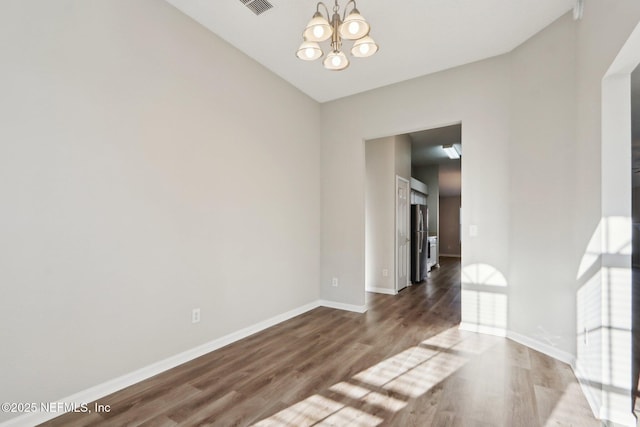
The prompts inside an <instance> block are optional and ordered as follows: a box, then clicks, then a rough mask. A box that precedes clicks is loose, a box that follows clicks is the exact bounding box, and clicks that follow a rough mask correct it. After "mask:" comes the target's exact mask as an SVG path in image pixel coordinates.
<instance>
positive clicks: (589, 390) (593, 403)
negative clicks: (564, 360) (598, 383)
mask: <svg viewBox="0 0 640 427" xmlns="http://www.w3.org/2000/svg"><path fill="white" fill-rule="evenodd" d="M571 368H572V369H573V374H574V375H575V376H576V378H577V379H578V384H580V388H581V389H582V394H584V397H585V398H586V399H587V403H588V404H589V407H590V408H591V412H593V415H594V416H595V417H596V418H600V416H601V414H600V407H601V406H602V405H601V399H598V397H597V396H596V395H595V394H594V392H593V387H591V385H590V384H589V383H588V381H589V380H588V378H589V373H588V372H587V371H586V369H585V368H584V367H583V366H582V364H581V363H579V362H578V361H576V362H575V363H574V364H573V365H572V366H571Z"/></svg>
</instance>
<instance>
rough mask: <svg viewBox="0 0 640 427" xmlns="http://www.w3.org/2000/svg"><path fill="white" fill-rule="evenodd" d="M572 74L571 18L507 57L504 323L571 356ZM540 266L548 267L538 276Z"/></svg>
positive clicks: (573, 25)
mask: <svg viewBox="0 0 640 427" xmlns="http://www.w3.org/2000/svg"><path fill="white" fill-rule="evenodd" d="M575 75H576V23H575V21H573V19H572V17H571V16H570V14H567V15H565V16H564V17H562V18H561V19H559V20H557V21H556V22H554V23H553V24H551V25H550V26H548V27H547V28H546V29H545V30H544V31H542V32H541V33H539V34H536V35H535V36H533V37H532V38H531V39H529V40H528V41H527V42H526V43H524V44H523V45H521V46H520V47H518V48H517V49H515V50H514V51H513V53H512V54H511V76H512V77H511V82H512V85H511V86H512V89H511V106H512V109H511V126H510V135H511V137H510V140H511V144H510V146H509V161H510V162H509V166H510V172H509V182H510V189H509V194H510V205H511V209H510V210H511V221H510V223H509V236H510V241H509V247H510V248H511V251H512V253H513V256H512V257H511V259H510V265H509V269H508V270H507V277H508V278H509V283H510V285H511V292H510V295H509V308H510V314H509V319H510V328H511V329H512V330H513V331H516V332H518V333H520V334H523V335H526V336H528V337H531V338H535V339H537V340H539V341H541V342H553V343H554V345H555V346H557V347H559V348H562V349H563V350H565V351H568V352H571V353H574V352H575V333H576V330H575V321H574V320H573V319H575V316H576V314H575V295H574V294H573V293H572V292H570V290H571V288H572V285H571V284H572V283H573V282H574V281H575V277H576V273H577V269H578V266H577V265H576V264H575V257H574V255H573V254H574V252H575V251H576V248H575V247H574V246H573V244H572V238H571V231H572V228H573V219H574V218H575V217H576V216H577V214H578V212H577V211H576V210H575V205H576V199H575V192H574V191H573V189H574V188H575V186H576V182H575V176H576V167H575V152H576V151H577V150H579V148H578V147H577V146H576V138H575V129H576V86H575ZM465 160H466V159H465ZM465 201H466V197H465ZM559 236H563V237H559ZM551 241H553V244H550V242H551ZM569 260H571V261H572V262H567V261H569ZM542 266H545V267H544V270H546V271H548V272H553V274H545V275H544V280H540V278H541V269H542ZM522 307H540V311H539V312H537V311H536V310H530V309H528V310H523V309H522ZM543 312H544V315H542V314H543Z"/></svg>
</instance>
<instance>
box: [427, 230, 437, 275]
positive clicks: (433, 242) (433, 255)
mask: <svg viewBox="0 0 640 427" xmlns="http://www.w3.org/2000/svg"><path fill="white" fill-rule="evenodd" d="M428 239H429V257H428V259H427V271H431V269H432V268H433V267H439V265H438V236H430V237H429V238H428Z"/></svg>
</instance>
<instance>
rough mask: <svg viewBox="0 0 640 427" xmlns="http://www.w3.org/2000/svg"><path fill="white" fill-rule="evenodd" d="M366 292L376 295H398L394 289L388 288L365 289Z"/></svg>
mask: <svg viewBox="0 0 640 427" xmlns="http://www.w3.org/2000/svg"><path fill="white" fill-rule="evenodd" d="M365 291H367V292H375V293H376V294H386V295H397V294H398V293H397V292H396V291H395V290H394V289H389V288H367V289H365Z"/></svg>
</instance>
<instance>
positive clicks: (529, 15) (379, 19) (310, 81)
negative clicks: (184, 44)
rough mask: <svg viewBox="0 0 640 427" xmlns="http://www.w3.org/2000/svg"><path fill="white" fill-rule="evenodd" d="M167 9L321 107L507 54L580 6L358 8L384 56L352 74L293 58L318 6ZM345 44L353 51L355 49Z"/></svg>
mask: <svg viewBox="0 0 640 427" xmlns="http://www.w3.org/2000/svg"><path fill="white" fill-rule="evenodd" d="M166 1H168V2H169V3H171V4H173V5H174V6H175V7H177V8H178V9H179V10H181V11H182V12H184V13H185V14H187V15H189V16H191V17H192V18H193V19H195V20H196V21H198V22H200V23H201V24H202V25H204V26H205V27H207V28H209V29H210V30H211V31H213V32H214V33H215V34H217V35H218V36H220V37H221V38H223V39H224V40H226V41H228V42H229V43H231V44H232V45H233V46H235V47H236V48H238V49H240V50H241V51H243V52H244V53H245V54H247V55H248V56H250V57H252V58H253V59H255V60H256V61H258V62H259V63H261V64H262V65H264V66H265V67H266V68H268V69H270V70H271V71H273V72H274V73H276V74H278V75H279V76H280V77H282V78H283V79H285V80H287V81H288V82H290V83H291V84H292V85H294V86H296V87H297V88H298V89H300V90H302V91H303V92H305V93H306V94H308V95H309V96H311V97H312V98H314V99H315V100H317V101H319V102H326V101H330V100H333V99H337V98H342V97H345V96H349V95H353V94H356V93H359V92H364V91H366V90H370V89H374V88H377V87H381V86H386V85H389V84H392V83H397V82H400V81H403V80H407V79H411V78H414V77H418V76H422V75H425V74H430V73H434V72H436V71H441V70H445V69H447V68H452V67H455V66H458V65H462V64H467V63H470V62H474V61H478V60H481V59H485V58H488V57H492V56H496V55H500V54H502V53H505V52H508V51H510V50H512V49H513V48H515V47H516V46H518V45H519V44H521V43H522V42H524V41H525V40H526V39H528V38H529V37H531V36H532V35H534V34H535V33H537V32H538V31H540V30H541V29H542V28H544V27H546V26H547V25H549V24H550V23H551V22H553V21H554V20H555V19H557V18H558V17H560V16H561V15H563V14H564V13H565V12H567V11H569V10H570V9H571V8H572V7H573V5H574V3H575V0H399V1H395V2H389V1H380V0H377V1H375V0H360V1H358V9H359V10H360V13H361V14H362V15H363V16H364V17H365V18H366V19H367V20H368V21H369V23H370V24H371V36H372V37H373V38H374V39H375V40H376V41H377V43H378V44H379V46H380V51H379V52H378V53H377V54H376V55H374V56H373V57H370V58H366V59H360V58H350V59H352V61H351V66H350V67H349V68H348V69H346V70H344V71H339V72H332V71H327V70H325V69H324V68H323V67H322V64H321V62H320V61H321V60H318V61H316V62H311V63H309V62H304V61H301V60H299V59H298V58H296V56H295V52H296V50H297V48H298V45H299V44H300V43H301V42H302V30H303V28H304V27H305V25H306V24H307V22H308V21H309V19H311V16H312V15H313V13H314V12H315V7H316V3H317V2H316V0H269V1H270V2H271V3H272V4H273V6H274V7H273V8H272V9H270V10H268V11H266V12H264V13H263V14H261V15H259V16H256V15H255V14H254V13H253V12H251V11H250V10H249V9H248V8H247V7H246V6H245V5H244V4H243V3H242V2H241V1H240V0H166ZM346 2H347V1H346V0H340V1H339V4H340V5H341V7H343V5H345V4H346ZM325 3H328V6H329V7H330V8H331V6H332V4H333V3H331V2H325ZM326 44H327V42H325V43H324V44H323V47H324V46H326ZM345 44H348V45H349V46H348V47H347V49H348V48H349V47H350V42H346V43H345ZM325 52H326V49H325Z"/></svg>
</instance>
